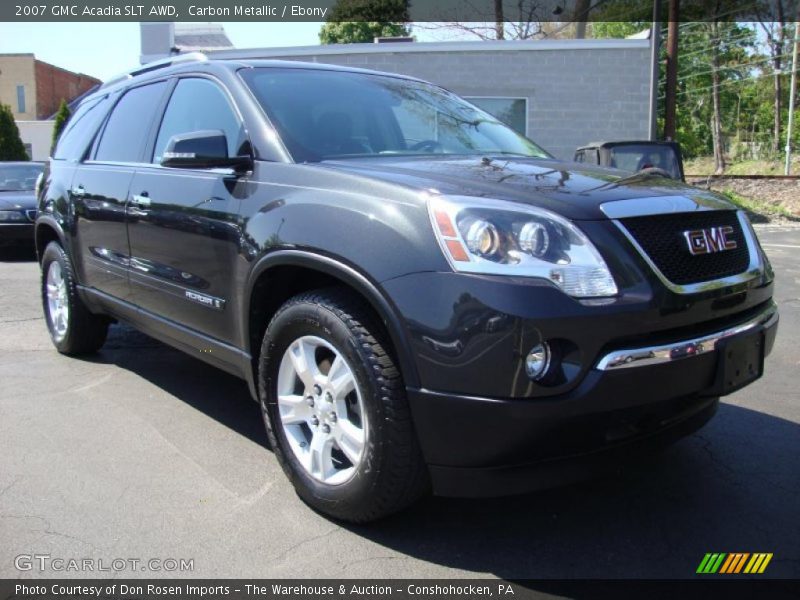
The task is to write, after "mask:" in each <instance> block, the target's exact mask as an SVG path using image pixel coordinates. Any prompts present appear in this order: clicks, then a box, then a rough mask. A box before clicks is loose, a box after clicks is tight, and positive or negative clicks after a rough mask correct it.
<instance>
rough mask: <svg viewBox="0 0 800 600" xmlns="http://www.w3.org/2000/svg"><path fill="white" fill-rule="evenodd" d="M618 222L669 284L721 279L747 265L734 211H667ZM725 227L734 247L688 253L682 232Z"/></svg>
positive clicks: (738, 271) (740, 270) (736, 272)
mask: <svg viewBox="0 0 800 600" xmlns="http://www.w3.org/2000/svg"><path fill="white" fill-rule="evenodd" d="M620 223H622V225H623V226H624V227H625V229H627V230H628V233H630V235H631V236H632V237H633V238H634V239H635V240H636V242H637V243H638V244H639V246H641V247H642V249H643V250H644V252H645V253H646V254H647V256H648V257H649V258H650V260H651V261H652V262H653V264H655V266H656V267H657V268H658V270H659V271H661V273H662V274H663V275H664V277H666V278H667V279H668V280H669V281H671V282H672V283H675V284H677V285H687V284H692V283H701V282H705V281H713V280H715V279H722V278H723V277H729V276H731V275H737V274H739V273H743V272H744V271H746V270H747V268H748V266H750V252H749V249H748V247H747V241H746V239H745V236H744V232H743V231H742V225H741V223H740V222H739V218H738V216H737V214H736V211H733V210H719V211H705V212H698V213H671V214H666V215H653V216H647V217H631V218H627V219H620ZM720 226H729V227H731V228H732V229H733V233H732V234H730V235H729V236H728V239H731V240H734V241H735V242H736V248H735V249H732V250H725V251H723V252H714V253H710V254H701V255H692V254H691V253H690V252H689V247H688V245H687V242H686V238H685V237H684V235H683V232H684V231H690V230H696V229H708V228H711V227H720Z"/></svg>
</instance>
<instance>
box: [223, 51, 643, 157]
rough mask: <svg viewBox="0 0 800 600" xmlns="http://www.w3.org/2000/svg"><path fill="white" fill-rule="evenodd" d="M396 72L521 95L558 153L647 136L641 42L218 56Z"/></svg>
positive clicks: (538, 135)
mask: <svg viewBox="0 0 800 600" xmlns="http://www.w3.org/2000/svg"><path fill="white" fill-rule="evenodd" d="M236 53H241V54H247V55H249V56H258V57H260V58H261V57H263V58H280V59H282V60H301V61H308V62H321V63H331V64H337V65H349V66H355V67H361V68H365V69H375V70H378V71H388V72H391V73H402V74H404V75H411V76H414V77H418V78H420V79H425V80H428V81H432V82H434V83H437V84H439V85H441V86H443V87H445V88H448V89H450V90H452V91H453V92H455V93H457V94H459V95H461V96H490V97H494V96H499V97H515V98H526V99H527V125H528V128H527V130H528V137H530V138H531V139H533V140H534V141H535V142H537V143H538V144H539V145H541V146H542V147H544V148H545V149H546V150H548V151H549V152H551V153H552V154H554V155H555V156H557V157H559V158H569V159H571V158H572V156H573V152H574V151H575V148H577V147H578V146H581V145H583V144H586V143H587V142H593V141H598V140H621V139H647V138H648V136H649V93H650V73H651V69H650V50H649V41H648V40H554V41H504V42H431V43H399V42H398V43H391V44H349V45H335V46H306V47H300V48H298V47H295V48H264V49H259V50H255V51H254V50H241V51H237V50H233V51H230V52H229V53H226V52H223V53H222V54H236Z"/></svg>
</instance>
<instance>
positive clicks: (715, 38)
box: [710, 22, 725, 175]
mask: <svg viewBox="0 0 800 600" xmlns="http://www.w3.org/2000/svg"><path fill="white" fill-rule="evenodd" d="M710 27H711V69H712V71H711V101H712V104H713V108H714V113H713V116H712V118H711V139H712V142H713V144H714V174H715V175H722V174H723V173H724V172H725V150H724V140H723V136H722V109H721V107H720V102H719V24H718V23H716V22H712V23H710Z"/></svg>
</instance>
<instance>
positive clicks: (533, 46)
mask: <svg viewBox="0 0 800 600" xmlns="http://www.w3.org/2000/svg"><path fill="white" fill-rule="evenodd" d="M649 47H650V41H649V40H636V39H609V40H594V39H582V40H500V41H483V40H477V41H466V42H406V43H403V44H374V43H372V44H326V45H322V46H289V47H284V48H248V49H242V50H239V49H235V50H222V51H219V52H214V53H213V56H214V57H215V58H243V57H246V58H257V57H258V58H280V57H282V56H321V55H336V54H400V53H406V52H481V53H485V52H526V51H531V52H536V51H543V50H559V51H564V50H620V49H626V50H630V49H632V48H649Z"/></svg>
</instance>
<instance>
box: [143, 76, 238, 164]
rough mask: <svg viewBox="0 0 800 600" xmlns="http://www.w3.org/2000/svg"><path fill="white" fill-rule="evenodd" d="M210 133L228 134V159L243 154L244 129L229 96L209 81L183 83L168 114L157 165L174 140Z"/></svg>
mask: <svg viewBox="0 0 800 600" xmlns="http://www.w3.org/2000/svg"><path fill="white" fill-rule="evenodd" d="M208 129H219V130H221V131H223V132H224V133H225V137H226V138H228V156H237V155H238V154H239V146H240V145H241V142H242V138H243V130H242V125H241V123H240V122H239V119H238V118H237V117H236V114H235V113H234V111H233V108H232V107H231V105H230V103H229V102H228V99H227V97H226V96H225V93H224V92H223V91H222V90H221V89H220V88H219V86H218V85H216V84H215V83H213V82H211V81H208V80H207V79H181V80H180V81H179V82H178V85H177V86H176V87H175V91H174V92H172V96H171V97H170V99H169V104H168V105H167V110H166V111H165V112H164V119H163V120H162V122H161V128H160V129H159V131H158V138H157V139H156V146H155V152H154V155H153V162H156V163H158V162H161V155H162V154H164V150H165V149H166V148H167V144H168V143H169V140H170V138H171V137H172V136H174V135H177V134H180V133H190V132H192V131H203V130H208Z"/></svg>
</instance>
